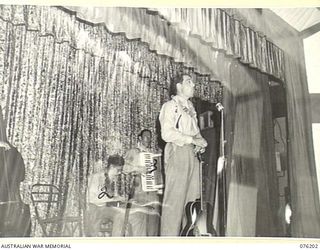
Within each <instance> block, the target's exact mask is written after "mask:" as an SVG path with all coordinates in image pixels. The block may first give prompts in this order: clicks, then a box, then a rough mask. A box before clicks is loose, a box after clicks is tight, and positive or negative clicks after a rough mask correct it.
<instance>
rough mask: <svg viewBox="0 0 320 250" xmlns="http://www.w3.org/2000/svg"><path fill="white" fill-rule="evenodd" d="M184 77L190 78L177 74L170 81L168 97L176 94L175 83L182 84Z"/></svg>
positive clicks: (184, 74) (185, 74) (183, 74)
mask: <svg viewBox="0 0 320 250" xmlns="http://www.w3.org/2000/svg"><path fill="white" fill-rule="evenodd" d="M184 76H189V77H191V75H190V74H187V73H179V74H177V75H176V76H175V77H173V78H172V79H171V82H170V89H169V94H170V96H173V95H176V94H177V83H182V82H183V77H184Z"/></svg>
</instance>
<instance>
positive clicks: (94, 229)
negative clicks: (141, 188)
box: [85, 155, 144, 237]
mask: <svg viewBox="0 0 320 250" xmlns="http://www.w3.org/2000/svg"><path fill="white" fill-rule="evenodd" d="M123 165H124V159H123V158H122V157H121V156H119V155H113V156H110V157H109V159H108V164H107V167H106V169H105V171H100V172H97V173H94V174H92V175H90V176H89V179H88V194H87V196H88V209H87V211H86V213H85V234H86V236H93V237H97V236H103V235H101V233H100V230H101V224H102V223H103V221H104V220H106V219H110V220H111V221H112V222H113V227H112V236H118V237H119V236H124V231H123V227H124V224H125V223H126V224H127V222H125V221H124V219H125V211H126V205H127V202H126V197H124V196H121V197H120V196H116V195H115V192H114V190H112V184H111V183H112V182H113V181H114V179H115V177H116V176H117V174H119V173H120V172H121V171H122V167H123ZM143 219H144V218H143V217H142V216H141V214H140V213H134V214H132V215H131V214H130V216H129V218H128V223H129V224H130V226H131V228H132V230H131V231H132V232H131V234H132V236H140V235H139V232H140V231H141V230H140V228H139V225H137V224H138V222H140V221H141V220H143ZM125 232H127V230H125Z"/></svg>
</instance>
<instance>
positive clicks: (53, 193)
mask: <svg viewBox="0 0 320 250" xmlns="http://www.w3.org/2000/svg"><path fill="white" fill-rule="evenodd" d="M31 201H32V204H33V206H34V209H35V214H36V219H37V220H38V222H39V225H40V227H41V229H42V232H43V234H44V236H45V237H56V236H75V234H76V233H77V232H78V235H77V236H81V230H82V229H81V221H82V220H81V216H63V211H62V209H61V201H62V196H61V192H60V190H59V188H58V187H57V186H55V185H52V184H40V183H37V184H34V185H33V186H32V188H31Z"/></svg>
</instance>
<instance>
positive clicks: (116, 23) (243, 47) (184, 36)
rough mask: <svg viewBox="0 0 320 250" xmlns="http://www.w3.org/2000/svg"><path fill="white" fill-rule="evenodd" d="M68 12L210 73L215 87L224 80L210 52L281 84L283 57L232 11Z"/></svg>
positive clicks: (264, 37) (268, 41)
mask: <svg viewBox="0 0 320 250" xmlns="http://www.w3.org/2000/svg"><path fill="white" fill-rule="evenodd" d="M68 8H70V9H72V10H75V11H77V15H79V16H83V17H85V18H86V19H88V20H90V21H92V22H104V23H105V24H106V25H107V27H108V28H109V29H110V30H111V31H113V32H125V33H126V35H127V36H128V37H129V38H141V40H142V41H144V42H147V43H148V44H149V45H150V48H152V49H154V50H156V51H157V52H158V53H159V54H165V55H168V56H171V57H172V58H174V60H175V61H177V62H183V63H185V64H186V65H189V66H190V67H193V68H195V69H196V71H198V72H200V73H204V72H207V71H208V70H210V73H211V76H212V77H215V79H216V80H219V81H224V80H225V79H224V76H225V75H224V74H223V72H220V71H219V70H218V65H217V60H216V59H217V56H218V54H217V53H214V51H222V52H223V53H224V54H225V55H228V56H232V57H234V58H239V60H240V61H241V62H243V63H245V64H248V65H250V66H251V67H253V68H257V69H259V70H260V71H261V72H264V73H267V74H270V75H273V76H274V77H276V78H278V79H282V80H283V79H284V55H283V51H282V50H281V49H279V48H278V47H277V46H276V45H275V44H273V43H272V42H271V41H270V40H269V39H268V38H267V37H266V36H265V35H264V34H262V33H261V32H259V31H257V30H255V29H254V28H253V27H249V26H247V25H246V24H245V23H244V22H243V21H242V20H240V19H238V18H237V17H236V16H235V15H234V11H233V9H214V8H157V9H151V8H149V9H142V8H125V7H119V8H100V7H99V8H98V7H89V8H88V7H68ZM196 57H197V58H198V59H197V60H195V58H196ZM206 57H209V58H206ZM204 58H205V59H204Z"/></svg>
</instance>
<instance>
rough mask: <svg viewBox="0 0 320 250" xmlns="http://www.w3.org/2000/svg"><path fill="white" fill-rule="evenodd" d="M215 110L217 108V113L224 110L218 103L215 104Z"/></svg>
mask: <svg viewBox="0 0 320 250" xmlns="http://www.w3.org/2000/svg"><path fill="white" fill-rule="evenodd" d="M216 108H217V110H218V111H219V112H221V111H222V110H224V107H223V106H222V104H221V103H220V102H218V103H217V104H216Z"/></svg>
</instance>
